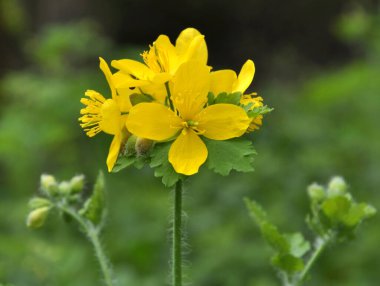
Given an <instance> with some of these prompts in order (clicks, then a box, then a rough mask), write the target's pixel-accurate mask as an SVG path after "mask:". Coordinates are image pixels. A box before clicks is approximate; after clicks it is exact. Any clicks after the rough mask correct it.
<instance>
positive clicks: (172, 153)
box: [169, 129, 208, 176]
mask: <svg viewBox="0 0 380 286" xmlns="http://www.w3.org/2000/svg"><path fill="white" fill-rule="evenodd" d="M207 155H208V151H207V148H206V145H205V143H203V141H202V140H201V138H199V136H198V135H197V134H195V132H194V131H193V130H192V129H187V130H183V131H182V132H181V135H179V136H178V138H177V139H176V140H175V141H174V142H173V144H172V146H171V147H170V150H169V162H170V163H171V164H172V165H173V168H174V170H175V171H176V172H177V173H180V174H184V175H188V176H190V175H193V174H195V173H197V172H198V170H199V167H200V166H201V165H202V164H203V163H204V162H205V161H206V159H207Z"/></svg>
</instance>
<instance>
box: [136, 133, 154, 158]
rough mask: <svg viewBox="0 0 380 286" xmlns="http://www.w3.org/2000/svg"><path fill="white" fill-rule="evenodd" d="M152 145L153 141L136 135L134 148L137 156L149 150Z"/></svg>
mask: <svg viewBox="0 0 380 286" xmlns="http://www.w3.org/2000/svg"><path fill="white" fill-rule="evenodd" d="M152 145H153V141H152V140H149V139H145V138H140V137H138V138H137V140H136V144H135V150H136V153H137V155H138V156H143V155H145V154H146V153H148V152H149V150H150V148H151V147H152Z"/></svg>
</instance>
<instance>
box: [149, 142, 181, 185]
mask: <svg viewBox="0 0 380 286" xmlns="http://www.w3.org/2000/svg"><path fill="white" fill-rule="evenodd" d="M171 143H172V142H166V143H160V144H156V145H155V146H154V148H153V150H152V152H151V161H150V167H152V168H154V176H156V177H162V183H163V184H164V185H165V186H166V187H171V186H174V185H175V183H176V182H177V181H178V180H180V179H184V178H185V176H184V175H181V174H178V173H176V171H174V169H173V166H172V165H171V164H170V162H169V161H168V153H169V149H170V146H171Z"/></svg>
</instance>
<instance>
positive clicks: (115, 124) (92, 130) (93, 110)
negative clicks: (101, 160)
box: [79, 58, 131, 172]
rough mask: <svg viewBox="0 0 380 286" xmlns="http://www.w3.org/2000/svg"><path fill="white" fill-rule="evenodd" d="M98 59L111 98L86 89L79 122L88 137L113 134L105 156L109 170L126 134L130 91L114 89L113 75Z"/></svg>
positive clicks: (105, 64)
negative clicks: (102, 133)
mask: <svg viewBox="0 0 380 286" xmlns="http://www.w3.org/2000/svg"><path fill="white" fill-rule="evenodd" d="M99 60H100V64H99V67H100V69H101V70H102V71H103V73H104V75H105V77H106V79H107V82H108V85H109V87H110V89H111V95H112V98H110V99H106V98H105V97H104V96H103V95H101V94H100V93H98V92H96V91H94V90H87V91H86V92H85V96H86V97H87V98H86V97H83V98H82V99H81V103H83V104H84V105H86V107H84V108H82V109H81V111H80V113H81V114H82V116H81V117H80V118H79V121H80V122H81V124H80V126H81V127H82V128H83V129H84V131H86V134H87V135H88V136H89V137H93V136H95V135H96V134H98V133H99V132H101V131H103V132H104V133H107V134H110V135H114V137H113V140H112V143H111V146H110V149H109V153H108V157H107V167H108V171H109V172H110V171H111V170H112V168H113V166H114V165H115V162H116V159H117V157H118V155H119V152H120V147H121V144H122V142H125V140H126V139H127V136H128V132H127V130H126V128H125V120H126V118H127V115H126V113H127V112H128V111H129V109H130V108H131V103H130V101H129V94H130V93H131V91H129V90H128V89H123V90H116V88H115V85H114V83H113V75H112V73H111V71H110V69H109V67H108V65H107V63H106V62H105V61H104V60H103V59H102V58H99Z"/></svg>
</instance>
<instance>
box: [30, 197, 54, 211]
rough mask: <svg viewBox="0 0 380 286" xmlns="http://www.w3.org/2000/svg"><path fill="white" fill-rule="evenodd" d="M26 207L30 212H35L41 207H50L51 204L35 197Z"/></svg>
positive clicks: (46, 200)
mask: <svg viewBox="0 0 380 286" xmlns="http://www.w3.org/2000/svg"><path fill="white" fill-rule="evenodd" d="M28 205H29V207H30V208H31V209H32V210H35V209H39V208H42V207H50V206H51V202H50V201H49V200H48V199H45V198H39V197H36V198H32V199H31V200H30V201H29V203H28Z"/></svg>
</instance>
